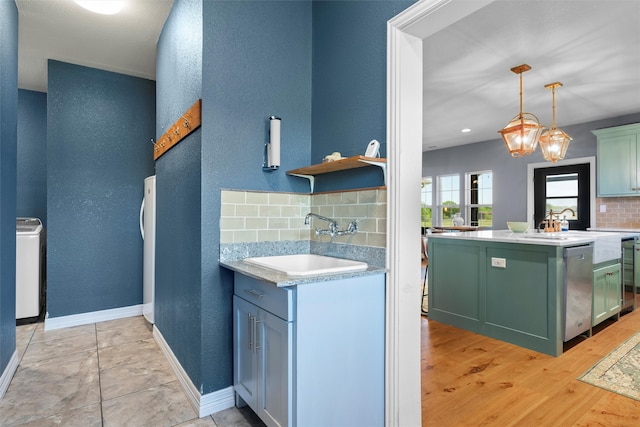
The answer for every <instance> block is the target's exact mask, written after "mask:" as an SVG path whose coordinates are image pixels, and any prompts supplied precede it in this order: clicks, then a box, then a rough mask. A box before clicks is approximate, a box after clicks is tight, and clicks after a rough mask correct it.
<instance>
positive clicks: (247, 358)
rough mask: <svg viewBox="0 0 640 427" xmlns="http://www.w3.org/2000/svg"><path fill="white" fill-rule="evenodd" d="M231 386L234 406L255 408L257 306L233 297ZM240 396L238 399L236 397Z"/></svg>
mask: <svg viewBox="0 0 640 427" xmlns="http://www.w3.org/2000/svg"><path fill="white" fill-rule="evenodd" d="M233 313H234V315H233V329H234V334H233V360H234V370H233V376H234V378H233V386H234V388H235V391H236V406H238V407H241V406H244V405H245V404H247V405H249V406H250V407H251V408H252V409H253V410H256V407H257V403H258V398H257V393H258V372H257V371H258V357H257V350H256V319H257V317H258V308H257V307H256V306H255V305H253V304H251V303H249V302H247V301H245V300H243V299H242V298H238V297H236V296H234V297H233ZM238 398H240V399H238Z"/></svg>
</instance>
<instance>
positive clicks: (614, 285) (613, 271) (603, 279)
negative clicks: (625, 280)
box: [591, 262, 622, 326]
mask: <svg viewBox="0 0 640 427" xmlns="http://www.w3.org/2000/svg"><path fill="white" fill-rule="evenodd" d="M621 308H622V268H621V266H620V263H619V262H609V263H602V264H597V265H594V266H593V310H592V312H591V313H592V326H596V325H597V324H599V323H601V322H602V321H603V320H605V319H608V318H610V317H612V316H619V315H620V310H621Z"/></svg>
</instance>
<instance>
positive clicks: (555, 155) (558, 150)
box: [540, 82, 571, 163]
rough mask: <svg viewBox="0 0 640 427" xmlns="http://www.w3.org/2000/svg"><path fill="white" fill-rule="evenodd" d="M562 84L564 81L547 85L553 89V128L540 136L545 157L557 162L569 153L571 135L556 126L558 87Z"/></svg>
mask: <svg viewBox="0 0 640 427" xmlns="http://www.w3.org/2000/svg"><path fill="white" fill-rule="evenodd" d="M558 86H562V83H560V82H555V83H549V84H548V85H545V86H544V87H546V88H547V89H551V100H552V101H551V102H552V105H553V107H552V114H553V115H552V117H553V119H552V122H551V129H548V130H546V131H545V132H544V133H543V134H542V136H541V137H540V149H541V150H542V155H543V156H544V159H545V160H547V161H549V162H552V163H555V162H557V161H558V160H562V159H564V155H565V154H566V153H567V148H569V143H570V142H571V137H570V136H569V135H567V134H566V133H565V132H564V131H563V130H562V129H558V128H557V127H556V87H558Z"/></svg>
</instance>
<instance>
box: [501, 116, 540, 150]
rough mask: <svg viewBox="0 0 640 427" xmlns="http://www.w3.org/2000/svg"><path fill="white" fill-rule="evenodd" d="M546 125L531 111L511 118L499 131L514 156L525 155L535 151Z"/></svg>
mask: <svg viewBox="0 0 640 427" xmlns="http://www.w3.org/2000/svg"><path fill="white" fill-rule="evenodd" d="M543 129H544V127H543V126H542V125H541V124H540V123H539V121H538V118H537V117H536V116H534V115H533V114H531V113H522V114H521V115H518V116H516V117H514V118H513V119H511V121H510V122H509V124H508V125H507V126H505V127H504V129H502V130H500V131H499V132H500V133H501V134H502V139H504V143H505V144H506V146H507V150H508V151H509V153H510V154H511V156H512V157H523V156H528V155H529V154H531V153H533V152H534V151H535V150H536V147H537V146H538V140H539V139H540V134H541V133H542V130H543Z"/></svg>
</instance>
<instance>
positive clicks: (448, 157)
mask: <svg viewBox="0 0 640 427" xmlns="http://www.w3.org/2000/svg"><path fill="white" fill-rule="evenodd" d="M638 122H640V113H638V114H631V115H627V116H622V117H614V118H611V119H606V120H599V121H595V122H589V123H582V124H578V125H573V126H562V129H563V130H564V131H566V132H567V133H568V134H569V135H571V137H572V138H573V141H572V142H571V144H570V145H569V149H568V151H567V155H566V157H565V158H566V159H567V160H568V159H574V158H579V157H590V156H595V155H596V136H595V135H594V134H592V133H591V131H592V130H594V129H602V128H607V127H611V126H619V125H623V124H629V123H638ZM544 161H545V160H544V158H543V157H542V153H541V152H540V150H536V152H535V153H533V154H532V155H530V156H527V157H522V158H515V159H514V158H512V157H511V156H510V155H509V153H508V152H507V149H506V148H505V145H504V142H503V140H502V139H495V140H492V141H484V142H478V143H475V144H468V145H462V146H459V147H453V148H449V149H443V150H433V151H426V152H424V153H422V176H431V177H434V178H435V177H436V176H438V175H446V174H452V173H459V174H460V175H461V177H464V174H465V173H467V172H478V171H483V170H492V171H493V223H494V228H496V229H505V228H506V226H507V224H506V223H507V221H512V220H514V219H518V220H520V221H524V220H525V219H526V217H527V191H526V188H527V165H528V164H529V163H544ZM549 166H552V165H551V163H549ZM461 188H464V187H461Z"/></svg>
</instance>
